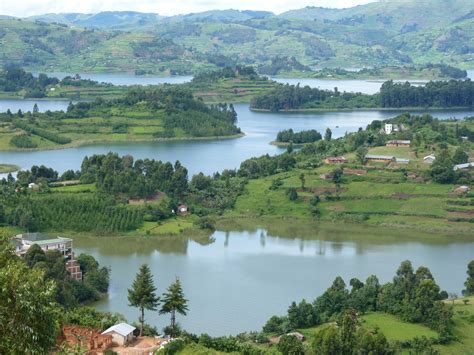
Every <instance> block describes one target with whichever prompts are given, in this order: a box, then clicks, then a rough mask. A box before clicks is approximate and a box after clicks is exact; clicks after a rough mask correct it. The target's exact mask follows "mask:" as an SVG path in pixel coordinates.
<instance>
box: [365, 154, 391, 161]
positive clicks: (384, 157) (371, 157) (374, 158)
mask: <svg viewBox="0 0 474 355" xmlns="http://www.w3.org/2000/svg"><path fill="white" fill-rule="evenodd" d="M365 160H366V161H374V162H380V163H391V162H394V161H396V158H395V157H394V156H392V155H372V154H367V155H366V156H365Z"/></svg>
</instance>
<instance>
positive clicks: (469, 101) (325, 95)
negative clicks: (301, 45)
mask: <svg viewBox="0 0 474 355" xmlns="http://www.w3.org/2000/svg"><path fill="white" fill-rule="evenodd" d="M473 105H474V83H473V82H472V81H471V80H470V79H467V80H449V81H430V82H429V83H427V84H426V85H412V84H410V83H409V82H405V83H395V82H393V81H392V80H390V81H386V82H384V83H383V84H382V87H381V88H380V92H379V93H376V94H373V95H368V94H362V93H347V92H343V93H341V92H339V90H338V89H337V88H334V90H321V89H318V88H310V87H309V86H304V87H301V86H300V85H299V84H298V85H289V84H286V85H279V86H277V87H276V88H274V89H272V90H271V91H269V92H266V93H263V94H261V95H259V96H257V97H255V98H254V99H253V100H252V103H251V108H253V109H257V110H269V111H282V110H299V109H346V108H347V109H349V108H352V109H355V108H402V107H440V108H443V107H472V106H473Z"/></svg>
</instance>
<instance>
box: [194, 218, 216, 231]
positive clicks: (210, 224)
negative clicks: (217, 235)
mask: <svg viewBox="0 0 474 355" xmlns="http://www.w3.org/2000/svg"><path fill="white" fill-rule="evenodd" d="M193 224H194V225H195V226H196V227H199V228H200V229H210V230H212V231H213V230H215V229H216V227H215V225H214V220H213V219H212V218H210V217H206V216H205V217H201V218H199V219H198V220H197V221H195V222H194V223H193Z"/></svg>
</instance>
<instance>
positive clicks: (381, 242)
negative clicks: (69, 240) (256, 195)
mask: <svg viewBox="0 0 474 355" xmlns="http://www.w3.org/2000/svg"><path fill="white" fill-rule="evenodd" d="M285 225H287V226H286V228H284V227H281V226H277V225H275V226H273V227H272V228H273V230H272V229H271V228H268V229H267V228H262V227H255V228H252V227H248V229H243V227H242V228H241V229H239V228H233V229H230V230H225V231H216V232H215V233H213V234H212V235H210V236H200V237H198V238H195V239H196V240H193V239H192V238H191V239H188V238H180V237H167V238H165V237H160V238H151V237H142V238H131V237H121V238H111V237H104V238H84V237H81V238H75V247H76V249H77V250H76V251H77V252H87V253H90V254H92V255H93V256H94V257H96V258H97V259H98V260H99V262H100V263H101V264H102V265H107V266H110V267H111V270H112V273H111V288H110V295H109V298H108V299H106V300H103V301H101V302H99V303H98V304H97V305H96V306H97V308H98V309H101V310H108V311H116V312H121V313H123V314H125V315H126V316H127V317H128V318H129V319H131V320H134V319H136V317H137V314H136V311H135V310H134V309H131V308H129V307H128V306H127V304H128V303H127V288H128V287H129V286H130V284H131V282H132V280H133V277H134V275H135V273H136V271H137V270H138V267H139V265H141V264H143V263H148V264H149V265H150V267H151V269H152V271H153V274H154V276H155V281H156V283H157V285H158V291H159V292H163V291H164V289H165V288H166V287H167V286H168V285H169V284H170V283H171V282H172V281H173V280H174V278H175V277H176V276H178V277H180V278H181V280H182V282H183V287H184V290H185V293H186V296H187V297H188V298H189V299H190V312H189V316H188V317H186V318H185V319H182V318H180V319H179V321H180V322H181V324H182V325H183V326H184V327H185V328H186V329H188V330H190V331H193V332H199V333H200V332H208V333H210V334H213V335H223V334H237V333H239V332H241V331H244V330H258V329H260V327H261V326H262V325H263V323H264V322H265V321H266V320H267V319H268V318H269V317H270V316H271V315H273V314H282V313H284V312H285V310H286V308H287V307H288V305H289V304H290V303H291V302H292V301H293V300H299V299H301V298H306V299H309V300H311V299H313V298H314V297H316V296H317V295H319V294H320V293H322V292H323V291H324V290H325V289H326V288H327V287H328V286H329V285H330V283H331V282H332V280H333V279H334V278H335V277H336V276H339V275H340V276H342V277H343V278H344V279H345V280H346V281H348V280H349V279H350V278H352V277H358V278H359V279H361V280H365V279H366V278H367V277H368V276H369V275H371V274H377V276H379V278H380V280H381V281H382V282H386V281H389V280H390V279H391V278H392V277H393V275H394V273H395V270H396V268H397V267H398V265H399V264H400V262H401V261H402V260H406V259H410V260H412V261H413V263H414V266H415V267H417V266H419V265H425V266H427V267H429V268H430V269H431V271H432V272H433V275H434V276H435V278H436V279H437V280H438V282H439V284H440V285H441V287H442V288H444V289H446V290H448V291H453V292H457V293H459V292H460V290H461V288H462V285H463V282H464V279H465V271H466V265H467V263H468V262H469V261H470V260H471V259H472V256H473V255H474V241H473V238H472V236H471V237H469V236H468V237H466V238H457V237H456V239H453V238H454V237H453V236H442V235H441V236H440V235H432V236H431V238H432V239H429V237H426V238H425V237H424V236H423V235H421V234H420V235H418V236H417V237H418V239H413V235H406V236H404V235H405V234H407V233H405V232H403V233H401V232H399V231H398V232H397V231H390V230H386V231H383V233H381V232H380V229H373V228H372V229H370V228H369V229H368V228H358V227H357V228H355V227H352V226H346V228H345V230H342V229H338V228H340V226H337V225H334V224H333V225H320V226H319V227H318V228H314V226H309V227H305V226H295V225H291V223H285ZM277 227H281V228H280V229H279V230H277ZM305 228H306V229H305ZM290 230H292V232H291V234H289V233H290V232H289V231H290ZM405 237H406V238H405ZM409 239H411V241H410V240H409ZM413 240H419V241H416V242H413ZM453 240H455V241H456V242H454V243H453ZM421 241H423V242H421ZM162 318H163V317H159V318H158V317H157V316H156V315H153V316H152V315H149V316H148V318H147V320H148V321H149V322H150V323H152V324H154V325H157V326H158V327H162V326H164V325H165V324H166V323H167V321H168V319H167V318H163V319H162Z"/></svg>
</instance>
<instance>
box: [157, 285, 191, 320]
mask: <svg viewBox="0 0 474 355" xmlns="http://www.w3.org/2000/svg"><path fill="white" fill-rule="evenodd" d="M187 311H188V300H187V299H186V298H184V293H183V288H182V287H181V282H180V281H179V279H178V278H177V279H176V281H175V282H173V283H172V284H171V285H170V287H168V289H167V291H166V292H165V293H163V304H162V306H161V309H160V314H166V313H170V314H171V329H175V328H176V312H178V313H179V314H182V315H183V316H185V315H186V313H187Z"/></svg>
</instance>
